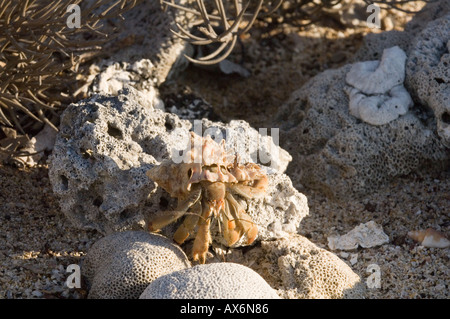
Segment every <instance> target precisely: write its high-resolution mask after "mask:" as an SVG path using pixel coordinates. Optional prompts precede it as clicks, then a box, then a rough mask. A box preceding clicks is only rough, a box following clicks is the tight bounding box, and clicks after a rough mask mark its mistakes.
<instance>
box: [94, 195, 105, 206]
mask: <svg viewBox="0 0 450 319" xmlns="http://www.w3.org/2000/svg"><path fill="white" fill-rule="evenodd" d="M102 203H103V198H101V197H100V196H99V197H97V198H96V199H94V201H93V202H92V204H93V205H94V206H97V207H100V205H101V204H102Z"/></svg>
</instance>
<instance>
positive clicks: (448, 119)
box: [441, 112, 450, 124]
mask: <svg viewBox="0 0 450 319" xmlns="http://www.w3.org/2000/svg"><path fill="white" fill-rule="evenodd" d="M441 120H442V122H444V123H445V124H450V113H448V112H444V113H442V115H441Z"/></svg>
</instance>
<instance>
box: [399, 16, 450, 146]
mask: <svg viewBox="0 0 450 319" xmlns="http://www.w3.org/2000/svg"><path fill="white" fill-rule="evenodd" d="M449 30H450V14H447V15H446V16H443V17H442V18H440V19H437V20H435V21H432V22H430V23H429V24H428V25H427V26H426V27H425V28H424V29H423V30H422V31H421V32H420V33H419V34H418V35H417V36H416V37H415V39H414V41H413V44H412V46H411V51H410V53H409V58H408V61H407V68H406V75H407V77H406V83H407V84H408V86H409V87H411V88H412V92H415V94H414V95H415V97H416V98H417V99H418V101H419V102H420V103H422V104H424V105H427V106H428V107H430V108H431V109H432V110H433V112H434V115H435V116H436V121H437V132H438V134H439V136H440V137H441V139H442V142H443V143H444V145H446V146H447V147H449V148H450V32H449Z"/></svg>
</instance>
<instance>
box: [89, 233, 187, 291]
mask: <svg viewBox="0 0 450 319" xmlns="http://www.w3.org/2000/svg"><path fill="white" fill-rule="evenodd" d="M187 267H190V263H189V261H188V259H187V257H186V255H185V254H184V252H183V251H182V250H181V249H180V248H179V247H178V246H176V245H175V244H173V243H172V241H171V240H169V239H167V238H165V237H163V236H161V235H156V234H150V233H147V232H143V231H126V232H118V233H115V234H112V235H109V236H107V237H104V238H102V239H100V240H99V241H98V242H96V243H95V244H94V245H93V246H92V248H91V249H90V250H89V252H88V254H87V255H86V257H85V259H84V261H83V264H82V269H81V272H82V274H83V276H85V277H86V279H87V282H88V286H89V288H90V290H89V295H88V298H92V299H97V298H98V299H136V298H138V297H139V295H140V294H141V293H142V292H143V291H144V289H145V288H146V287H147V286H148V284H149V283H150V282H152V281H153V280H155V279H156V278H158V277H160V276H162V275H165V274H167V273H169V272H171V271H176V270H181V269H185V268H187Z"/></svg>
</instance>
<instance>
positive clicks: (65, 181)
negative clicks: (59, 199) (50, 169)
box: [60, 175, 69, 191]
mask: <svg viewBox="0 0 450 319" xmlns="http://www.w3.org/2000/svg"><path fill="white" fill-rule="evenodd" d="M60 179H61V189H62V190H63V191H66V190H68V189H69V180H68V179H67V177H65V176H64V175H61V176H60Z"/></svg>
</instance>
